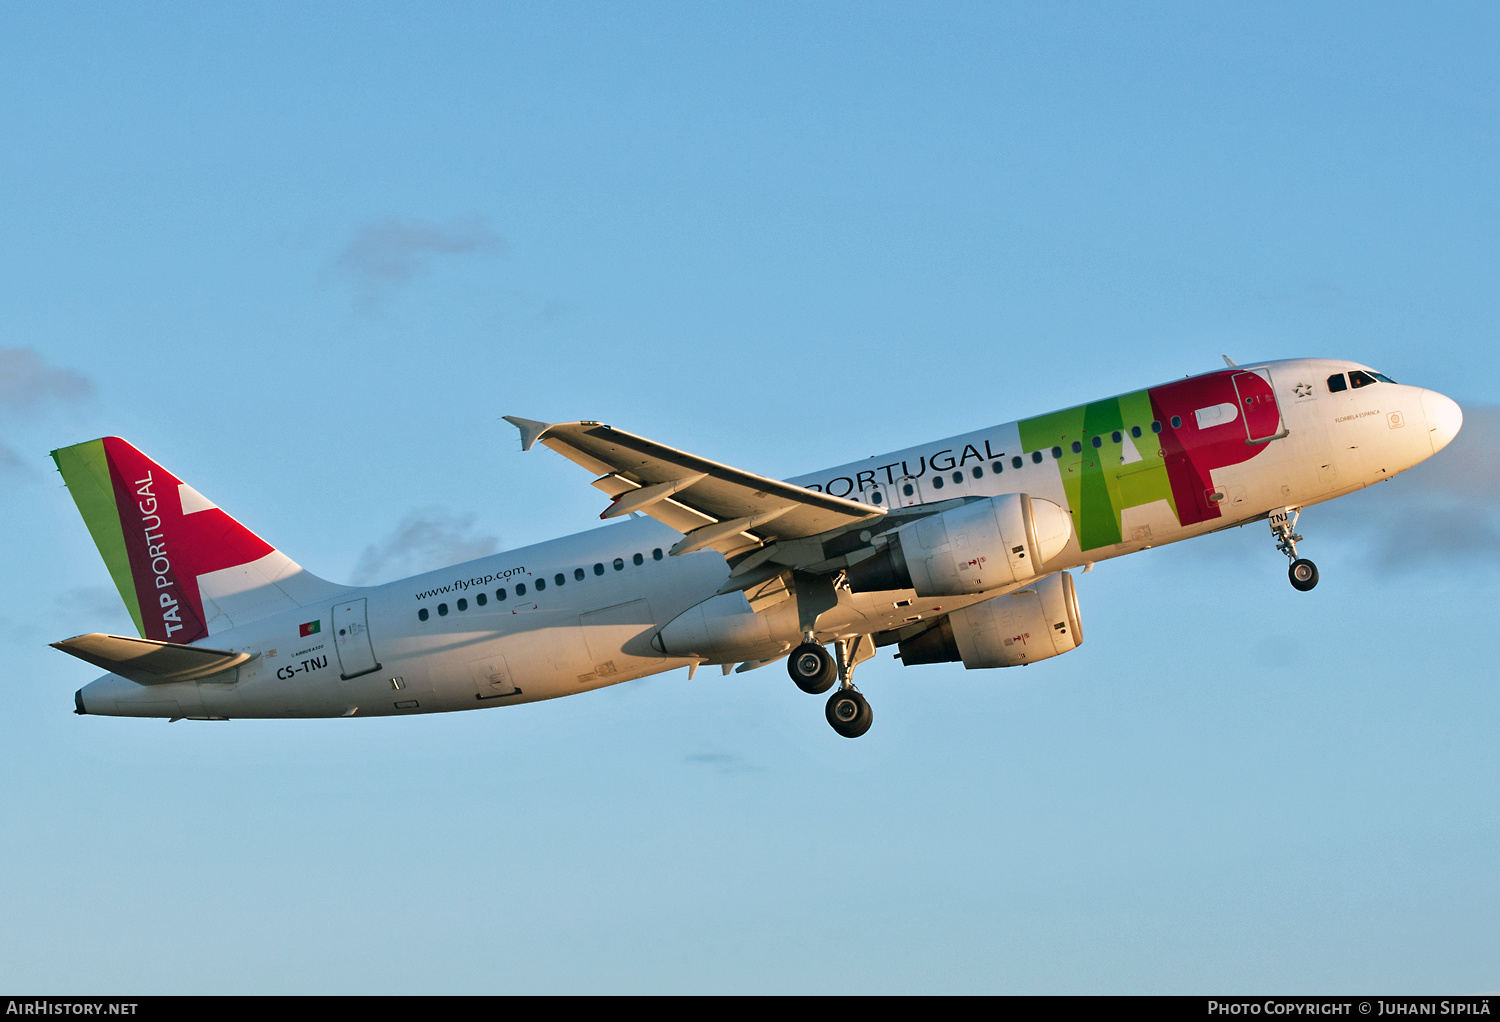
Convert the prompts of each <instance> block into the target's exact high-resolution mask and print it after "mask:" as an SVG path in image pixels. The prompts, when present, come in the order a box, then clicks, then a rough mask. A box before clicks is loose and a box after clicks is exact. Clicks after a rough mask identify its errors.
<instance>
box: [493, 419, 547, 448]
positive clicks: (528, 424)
mask: <svg viewBox="0 0 1500 1022" xmlns="http://www.w3.org/2000/svg"><path fill="white" fill-rule="evenodd" d="M504 418H505V421H506V422H508V423H510V424H511V425H512V426H514V427H516V428H517V429H519V430H520V431H521V450H523V451H529V450H531V445H532V444H534V443H536V442H537V441H538V440H540V439H541V438H542V434H543V433H545V432H547V430H549V429H551V428H552V427H553V426H554V425H556V424H555V423H551V422H537V421H536V420H535V419H522V418H518V417H516V416H514V415H507V416H504Z"/></svg>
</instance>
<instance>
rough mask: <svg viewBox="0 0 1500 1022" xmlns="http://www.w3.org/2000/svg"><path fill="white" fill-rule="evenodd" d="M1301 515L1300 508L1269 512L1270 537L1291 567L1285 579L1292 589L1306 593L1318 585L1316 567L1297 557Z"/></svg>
mask: <svg viewBox="0 0 1500 1022" xmlns="http://www.w3.org/2000/svg"><path fill="white" fill-rule="evenodd" d="M1301 514H1302V509H1301V508H1296V507H1285V508H1282V509H1281V510H1280V511H1272V512H1271V518H1270V522H1271V536H1272V537H1273V538H1274V539H1275V540H1276V549H1277V550H1280V551H1281V552H1282V553H1284V554H1286V556H1287V560H1289V561H1291V562H1292V563H1291V566H1290V567H1289V568H1287V572H1286V574H1287V578H1288V579H1290V580H1291V583H1292V588H1293V589H1296V590H1297V591H1298V592H1303V593H1305V592H1307V591H1308V590H1309V589H1311V588H1312V587H1313V586H1315V585H1317V584H1318V566H1317V565H1316V564H1314V563H1313V562H1312V561H1309V560H1308V559H1307V558H1305V557H1298V556H1297V541H1298V540H1300V539H1301V538H1302V537H1301V536H1299V535H1297V533H1296V531H1295V530H1296V528H1297V518H1298V516H1299V515H1301Z"/></svg>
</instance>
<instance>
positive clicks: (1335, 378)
mask: <svg viewBox="0 0 1500 1022" xmlns="http://www.w3.org/2000/svg"><path fill="white" fill-rule="evenodd" d="M1348 389H1349V384H1347V383H1345V382H1344V374H1343V373H1334V374H1333V375H1332V376H1330V377H1328V392H1329V393H1330V394H1337V393H1338V392H1339V391H1341V390H1348Z"/></svg>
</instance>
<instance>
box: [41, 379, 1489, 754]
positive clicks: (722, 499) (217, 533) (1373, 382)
mask: <svg viewBox="0 0 1500 1022" xmlns="http://www.w3.org/2000/svg"><path fill="white" fill-rule="evenodd" d="M1224 362H1225V368H1223V369H1218V370H1215V371H1213V372H1209V373H1204V374H1202V375H1197V376H1189V377H1185V378H1183V379H1180V380H1175V381H1173V382H1170V383H1164V384H1162V385H1160V386H1155V387H1149V388H1147V389H1145V390H1138V391H1133V392H1131V393H1128V394H1122V395H1120V396H1118V397H1111V398H1107V399H1105V400H1102V401H1092V402H1089V403H1087V404H1082V405H1077V406H1075V407H1072V408H1067V409H1064V410H1062V411H1057V412H1051V413H1048V414H1045V415H1038V416H1035V417H1032V418H1027V419H1020V420H1019V421H1015V422H1008V423H1005V424H1003V425H998V426H992V427H988V428H985V429H979V430H975V431H974V432H970V433H964V434H962V435H959V436H953V437H948V438H947V439H943V440H937V441H933V442H930V443H923V444H918V445H917V446H915V447H910V448H907V449H905V450H901V451H895V452H893V453H890V454H884V455H880V456H878V457H872V458H867V459H865V460H863V461H855V462H850V463H848V464H844V465H839V466H837V467H834V468H829V469H825V470H823V471H820V472H814V473H812V474H810V475H806V476H801V477H798V478H795V479H789V480H785V481H781V480H776V479H771V478H768V477H765V476H761V475H756V474H754V473H752V472H747V471H744V470H742V469H738V468H733V467H731V466H729V465H724V464H721V463H719V462H716V461H711V460H709V459H707V458H704V457H700V456H698V455H694V454H689V453H687V452H686V451H682V450H678V449H676V448H673V447H668V446H666V445H664V444H662V443H658V442H656V441H653V440H648V439H646V438H645V437H641V436H637V435H635V434H632V433H628V432H625V431H624V430H621V429H616V428H613V427H611V426H608V425H605V424H604V423H600V422H590V421H579V422H540V421H536V420H532V419H524V418H519V417H511V416H507V417H506V419H507V421H508V422H510V423H511V424H512V425H513V426H515V427H516V428H517V429H518V430H519V432H520V437H521V447H522V449H523V450H531V449H532V448H533V447H535V446H536V445H538V444H540V445H541V446H542V447H546V448H548V449H550V450H551V451H553V452H555V453H556V454H560V455H562V456H563V457H564V458H567V459H568V460H569V461H572V462H574V463H575V464H577V465H579V466H581V467H582V468H584V469H585V470H587V471H588V472H589V473H591V474H592V476H593V477H594V478H593V486H594V488H595V489H597V490H599V491H601V492H602V494H603V496H604V498H606V499H607V504H606V506H605V507H604V510H603V511H602V512H601V514H600V516H599V517H600V518H601V519H603V520H604V521H605V522H606V523H607V524H605V525H603V526H601V527H599V528H596V529H593V530H590V531H588V532H584V533H580V534H578V535H576V536H568V537H566V538H562V539H556V540H551V541H549V542H545V543H540V544H537V545H535V546H528V547H524V548H522V549H519V550H510V551H506V552H504V553H498V554H494V555H492V556H489V557H483V558H480V559H478V560H474V561H468V562H466V563H463V564H458V565H454V566H453V567H449V568H444V569H441V570H438V571H431V572H428V573H426V574H423V575H417V576H415V577H413V578H408V579H404V580H402V581H399V582H391V583H389V584H386V585H380V586H371V587H354V586H347V585H338V584H335V583H333V582H328V581H325V580H323V579H321V578H318V577H316V576H314V575H312V574H311V573H310V572H308V571H305V570H304V569H303V568H302V567H301V566H300V565H298V564H297V563H296V562H294V561H293V560H292V559H291V558H290V557H288V556H287V555H286V554H284V553H282V552H281V551H280V550H278V549H277V548H275V547H273V546H271V545H270V544H269V543H267V542H266V541H265V540H263V539H261V538H260V537H259V536H257V535H256V534H255V533H253V532H251V531H250V530H249V529H247V528H246V527H245V526H243V525H241V524H240V523H239V522H237V521H236V520H235V519H233V518H231V517H230V516H229V515H228V514H227V513H226V512H224V511H223V510H222V509H220V508H219V507H218V506H217V505H215V504H214V503H213V502H212V501H210V500H209V499H208V498H207V497H205V496H203V495H202V494H201V493H199V492H198V491H197V490H195V489H193V487H192V486H190V485H188V484H187V483H185V482H183V481H182V480H181V479H179V478H178V477H177V476H175V475H173V474H172V473H171V472H169V471H167V470H166V469H165V468H163V467H162V466H161V465H159V464H157V463H156V462H155V461H153V460H151V459H150V458H149V457H147V456H146V455H144V454H142V453H141V452H140V451H138V450H136V449H135V448H134V447H132V446H131V445H130V444H129V443H127V442H125V441H124V440H122V439H120V438H119V437H104V438H102V439H99V440H91V441H88V442H87V443H81V444H76V445H74V446H71V447H64V448H62V449H60V450H57V451H53V452H52V456H53V459H54V461H55V463H56V465H57V468H58V471H59V472H60V473H61V475H62V477H63V480H64V482H65V483H66V485H67V487H68V490H69V492H70V494H71V495H72V497H73V500H74V502H75V503H76V504H77V506H78V510H79V512H80V513H81V514H82V517H83V520H84V523H85V524H86V526H87V527H88V530H89V532H90V534H91V535H92V537H93V540H94V543H95V545H96V546H97V547H98V549H99V552H100V554H101V555H102V556H103V558H104V563H105V566H106V567H107V569H108V570H109V574H110V576H111V578H112V579H113V580H114V582H115V585H116V587H117V588H118V589H119V592H120V596H121V597H122V598H123V599H124V601H125V605H126V607H127V608H128V609H129V612H130V616H131V618H132V619H133V620H134V623H135V626H136V629H137V631H138V632H139V635H138V636H124V635H108V634H103V633H97V632H95V633H90V634H87V635H79V636H75V637H74V638H71V639H66V640H64V641H61V642H56V643H53V644H52V645H53V646H55V647H56V648H57V649H60V650H62V651H63V652H65V653H69V654H71V655H73V656H75V657H78V658H79V659H82V660H84V661H87V662H88V663H90V664H92V665H94V666H95V667H98V668H102V669H103V670H106V671H108V672H109V673H108V674H106V675H105V676H103V677H101V678H99V679H98V680H96V681H92V682H90V683H89V684H87V685H85V686H84V687H83V688H81V689H79V690H78V692H77V693H76V694H75V695H74V709H75V712H77V713H79V714H96V715H107V716H123V717H160V718H166V719H168V720H180V719H183V718H186V719H188V720H229V719H232V718H238V717H364V716H390V715H400V714H412V713H436V712H442V711H447V710H476V709H481V708H485V707H496V706H512V705H516V704H520V703H528V702H532V701H535V700H539V699H554V698H556V697H558V696H565V695H573V694H575V693H579V692H586V691H589V690H592V689H597V688H601V687H603V686H606V685H614V684H617V683H619V682H622V681H630V680H633V679H635V678H641V677H645V676H647V675H652V674H659V673H661V672H663V671H670V670H675V669H679V668H686V669H687V671H688V674H689V677H691V676H692V674H693V672H694V671H696V670H698V669H699V668H700V667H703V666H706V665H715V666H718V667H720V668H721V670H722V671H723V672H724V673H725V674H728V673H730V672H731V671H740V672H744V671H750V670H755V669H757V668H760V667H764V666H766V665H768V664H773V663H775V662H777V661H779V660H783V659H784V660H785V661H786V668H787V672H788V673H789V674H790V676H791V680H792V681H793V682H794V683H795V684H796V685H797V686H798V688H800V689H801V690H802V691H804V692H807V693H809V694H812V695H820V694H822V693H825V692H828V691H829V690H830V689H833V692H832V693H831V695H830V696H829V698H828V700H827V702H826V704H825V715H826V717H827V719H828V723H829V724H830V725H831V726H832V727H833V730H834V731H835V732H836V733H837V734H839V735H842V736H844V737H847V738H855V737H859V736H860V735H863V734H865V733H866V732H867V731H868V730H869V728H870V725H871V722H872V720H873V714H872V711H871V708H870V704H869V702H868V701H867V700H866V698H865V697H864V695H863V694H862V693H861V692H860V691H859V690H858V689H857V688H856V687H855V685H854V680H853V679H854V672H855V668H856V667H857V666H858V665H859V664H861V663H863V662H864V661H866V660H868V659H870V658H871V657H873V656H875V655H876V651H877V650H878V649H880V648H881V647H891V646H894V647H895V651H894V655H895V657H896V659H898V660H899V661H900V662H901V663H902V664H903V665H904V666H906V667H919V666H923V665H927V664H939V663H950V662H957V663H962V664H963V666H964V667H965V668H966V669H970V670H979V669H988V668H1000V667H1018V666H1025V665H1029V664H1032V663H1036V662H1037V661H1040V660H1047V659H1050V658H1052V657H1056V656H1060V655H1062V654H1063V653H1067V652H1069V651H1071V650H1073V649H1076V648H1077V647H1078V645H1079V644H1080V643H1081V642H1082V641H1083V628H1082V622H1081V617H1080V614H1079V608H1078V593H1077V589H1076V587H1075V584H1074V580H1073V576H1072V574H1071V572H1072V571H1073V570H1075V569H1079V568H1082V569H1083V570H1084V571H1087V570H1089V569H1090V568H1091V567H1092V565H1093V564H1094V563H1095V562H1098V561H1102V560H1105V559H1108V558H1111V557H1119V556H1121V555H1123V554H1129V553H1135V552H1136V551H1139V550H1149V549H1150V548H1152V547H1154V546H1160V545H1162V544H1165V543H1175V542H1178V541H1180V540H1185V539H1190V538H1192V537H1195V536H1201V535H1204V534H1206V533H1210V532H1215V531H1217V530H1220V529H1226V528H1232V527H1235V526H1241V525H1245V524H1246V523H1250V522H1256V521H1266V522H1268V523H1269V527H1270V533H1271V540H1272V541H1273V543H1274V545H1275V548H1276V549H1277V550H1279V551H1280V552H1281V553H1283V554H1284V555H1285V556H1286V558H1287V560H1288V562H1289V565H1288V576H1289V579H1290V581H1291V585H1292V587H1293V588H1294V589H1297V590H1301V591H1304V592H1305V591H1307V590H1310V589H1312V588H1313V587H1314V586H1316V585H1317V583H1318V569H1317V567H1316V565H1314V564H1313V562H1312V561H1310V560H1308V559H1306V558H1304V557H1302V556H1300V555H1299V554H1298V551H1297V544H1298V542H1299V541H1301V540H1302V537H1301V536H1300V535H1298V534H1297V532H1296V529H1297V520H1298V515H1299V513H1300V511H1301V510H1302V509H1303V508H1305V507H1308V506H1310V505H1312V504H1317V503H1319V502H1321V501H1326V500H1331V499H1333V498H1334V497H1339V496H1342V495H1344V494H1347V493H1352V492H1353V491H1355V490H1358V489H1361V488H1363V487H1365V486H1370V485H1372V484H1374V483H1379V482H1384V481H1385V480H1388V479H1390V478H1391V477H1392V476H1395V475H1396V474H1398V473H1400V472H1402V471H1404V470H1406V469H1408V468H1411V467H1412V466H1413V465H1416V464H1417V463H1418V462H1421V461H1423V460H1424V459H1426V458H1429V457H1431V456H1432V455H1434V454H1436V453H1437V452H1438V451H1440V450H1442V448H1443V447H1444V446H1446V445H1447V444H1448V443H1449V441H1451V440H1452V439H1453V437H1454V436H1455V435H1456V434H1457V433H1458V431H1459V428H1460V427H1461V426H1462V424H1463V413H1462V412H1461V411H1460V409H1459V406H1458V405H1457V404H1456V403H1455V402H1453V401H1452V400H1450V399H1449V398H1447V397H1444V396H1443V395H1441V394H1438V393H1436V392H1434V391H1431V390H1425V389H1422V388H1420V387H1415V386H1409V385H1404V384H1399V383H1396V382H1394V381H1393V380H1391V379H1390V378H1388V377H1386V376H1384V375H1382V374H1381V373H1378V372H1376V371H1374V370H1373V369H1370V368H1369V367H1368V366H1363V365H1359V364H1356V363H1352V362H1343V361H1334V360H1328V359H1293V360H1285V361H1273V362H1264V363H1260V364H1256V365H1236V364H1235V363H1234V362H1232V361H1230V359H1229V358H1228V357H1227V356H1225V357H1224Z"/></svg>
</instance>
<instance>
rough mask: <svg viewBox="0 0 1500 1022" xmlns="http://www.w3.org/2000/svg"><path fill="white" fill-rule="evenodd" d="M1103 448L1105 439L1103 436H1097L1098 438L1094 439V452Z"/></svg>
mask: <svg viewBox="0 0 1500 1022" xmlns="http://www.w3.org/2000/svg"><path fill="white" fill-rule="evenodd" d="M1103 446H1104V438H1103V437H1102V436H1096V437H1094V450H1096V451H1097V450H1098V449H1099V448H1101V447H1103Z"/></svg>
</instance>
